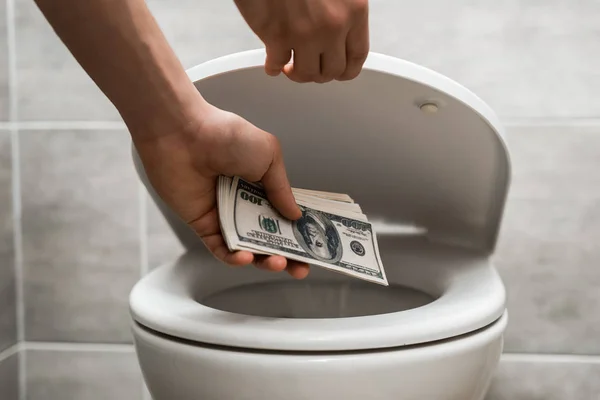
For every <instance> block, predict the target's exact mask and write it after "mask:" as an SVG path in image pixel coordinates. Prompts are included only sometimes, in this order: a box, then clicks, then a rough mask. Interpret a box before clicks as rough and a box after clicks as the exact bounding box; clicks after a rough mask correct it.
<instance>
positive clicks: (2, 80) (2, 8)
mask: <svg viewBox="0 0 600 400" xmlns="http://www.w3.org/2000/svg"><path fill="white" fill-rule="evenodd" d="M6 28H7V27H6V1H1V2H0V54H8V39H7V32H6ZM8 95H9V89H8V57H6V56H2V57H1V58H0V121H6V120H8V118H9V110H8V107H9V106H8V105H9V100H8Z"/></svg>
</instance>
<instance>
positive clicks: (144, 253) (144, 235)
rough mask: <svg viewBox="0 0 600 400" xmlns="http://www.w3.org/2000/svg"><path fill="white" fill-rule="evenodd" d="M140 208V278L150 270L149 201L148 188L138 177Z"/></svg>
mask: <svg viewBox="0 0 600 400" xmlns="http://www.w3.org/2000/svg"><path fill="white" fill-rule="evenodd" d="M138 208H139V214H140V216H139V218H140V219H139V235H140V237H139V242H140V243H139V244H140V278H142V277H144V276H145V275H146V274H147V273H148V270H149V266H148V212H147V211H148V201H147V199H146V188H145V187H144V185H143V184H142V182H140V181H139V179H138Z"/></svg>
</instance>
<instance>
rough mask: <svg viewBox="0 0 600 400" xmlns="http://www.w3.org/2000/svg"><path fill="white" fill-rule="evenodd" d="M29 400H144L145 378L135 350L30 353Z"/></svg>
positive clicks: (28, 357)
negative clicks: (143, 380)
mask: <svg viewBox="0 0 600 400" xmlns="http://www.w3.org/2000/svg"><path fill="white" fill-rule="evenodd" d="M26 368H27V381H26V385H27V399H28V400H64V399H77V400H104V399H127V400H141V398H142V385H143V384H142V376H141V372H140V370H139V367H138V364H137V358H136V356H135V353H134V352H133V350H132V351H131V352H126V353H125V352H108V351H103V352H100V351H94V352H86V351H58V350H57V351H42V350H28V351H27V353H26Z"/></svg>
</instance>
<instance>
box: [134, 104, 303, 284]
mask: <svg viewBox="0 0 600 400" xmlns="http://www.w3.org/2000/svg"><path fill="white" fill-rule="evenodd" d="M198 114H199V115H201V116H202V120H201V121H199V122H198V123H192V124H190V125H189V126H188V127H186V128H185V129H183V130H181V129H175V130H174V132H166V133H164V134H160V135H152V136H148V135H146V136H144V137H145V138H144V139H138V140H137V141H135V140H134V141H135V146H136V149H137V151H138V154H139V156H140V160H141V161H142V163H143V164H144V169H145V172H146V174H147V176H148V179H149V181H150V183H151V184H152V186H153V188H154V189H155V190H156V192H157V193H158V195H159V196H160V197H161V199H162V200H163V201H165V203H167V205H168V206H169V207H170V208H171V209H173V211H175V213H176V214H177V215H179V217H180V218H181V219H182V220H183V221H185V222H187V223H188V225H189V226H190V227H191V228H192V229H193V230H194V231H195V232H196V234H197V235H198V236H199V237H200V239H201V240H202V241H203V242H204V244H205V245H206V246H207V248H208V249H209V250H210V251H211V252H212V254H213V255H214V256H215V257H216V258H218V259H219V260H221V261H223V262H225V263H227V264H229V265H231V266H243V265H248V264H250V263H252V264H254V265H255V266H257V267H258V268H260V269H265V270H270V271H283V270H286V271H287V272H288V273H289V274H290V275H292V276H293V277H294V278H297V279H302V278H304V277H306V276H307V275H308V272H309V266H308V264H305V263H300V262H297V261H293V260H287V259H286V258H285V257H282V256H258V255H254V254H252V253H251V252H249V251H236V252H230V251H229V249H228V248H227V245H226V244H225V241H224V239H223V236H222V234H221V229H220V225H219V220H218V212H217V201H216V183H217V177H218V176H219V175H228V176H233V175H237V176H240V177H242V178H244V179H246V180H248V181H252V182H257V181H261V183H262V184H263V186H264V188H265V190H266V192H267V196H268V198H269V200H270V201H271V203H272V204H273V206H274V207H275V208H276V209H278V210H279V212H280V213H281V214H282V215H283V216H284V217H286V218H288V219H292V220H295V219H298V218H299V217H300V216H301V211H300V209H299V207H298V206H297V204H296V202H295V199H294V196H293V194H292V191H291V188H290V184H289V181H288V178H287V174H286V171H285V167H284V163H283V158H282V154H281V150H280V147H279V143H278V140H277V138H276V137H275V136H273V135H271V134H270V133H267V132H265V131H263V130H261V129H258V128H257V127H256V126H254V125H252V124H251V123H249V122H248V121H246V120H245V119H243V118H241V117H239V116H238V115H235V114H233V113H229V112H226V111H223V110H220V109H218V108H216V107H214V106H212V105H209V104H208V103H203V105H202V110H201V109H198ZM130 129H133V130H135V128H130ZM132 133H133V135H132V136H133V137H134V138H136V137H137V138H140V137H142V135H136V134H135V132H132Z"/></svg>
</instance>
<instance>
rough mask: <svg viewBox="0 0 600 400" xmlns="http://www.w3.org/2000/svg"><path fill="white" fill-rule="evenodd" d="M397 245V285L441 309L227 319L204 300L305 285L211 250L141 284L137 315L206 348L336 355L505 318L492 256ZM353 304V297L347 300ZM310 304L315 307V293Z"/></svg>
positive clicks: (391, 251) (390, 252)
mask: <svg viewBox="0 0 600 400" xmlns="http://www.w3.org/2000/svg"><path fill="white" fill-rule="evenodd" d="M392 242H393V238H383V239H382V243H383V246H384V247H385V249H387V250H386V251H385V252H384V253H383V254H382V257H383V261H384V263H386V265H396V268H391V269H390V273H389V274H388V277H389V279H390V281H391V282H401V283H402V284H403V285H405V286H406V287H409V288H414V289H416V290H419V291H422V292H425V293H428V294H430V295H432V296H434V297H435V300H434V301H432V302H429V303H427V304H425V305H423V306H420V307H417V308H411V309H408V310H404V311H400V312H390V313H387V314H383V313H382V314H379V315H367V316H357V317H351V318H280V317H277V316H276V317H273V316H257V315H247V314H243V313H237V312H228V311H222V310H220V309H216V308H211V307H208V306H206V305H204V304H203V303H206V301H205V300H204V299H206V298H207V297H210V296H211V295H212V294H218V293H224V292H225V291H227V290H239V289H240V288H244V287H251V286H252V285H253V284H257V283H258V284H264V283H265V282H266V283H268V282H275V283H277V285H280V284H281V286H280V287H281V288H282V291H281V292H277V294H276V295H275V296H272V297H271V296H269V295H268V294H264V292H262V291H260V288H262V287H264V286H260V287H259V288H258V290H257V291H256V292H255V293H259V294H264V296H267V297H266V298H263V300H264V301H268V302H285V301H286V292H285V290H287V289H286V287H287V288H289V286H286V284H289V283H292V284H294V285H298V286H300V287H301V285H304V284H306V283H305V282H303V281H294V280H293V278H291V277H289V276H288V275H287V274H281V273H280V274H274V273H271V272H266V271H258V270H256V269H255V268H253V267H247V268H241V269H240V268H228V267H226V266H224V265H222V264H221V263H220V262H218V261H217V260H216V259H214V257H212V256H211V255H210V254H208V252H207V251H206V250H204V249H196V250H193V251H190V252H187V253H186V254H185V255H183V256H182V258H181V259H179V260H177V261H175V262H173V263H172V264H171V265H165V266H163V267H160V268H158V269H156V270H154V271H152V272H151V273H150V274H148V275H146V276H145V277H144V278H143V279H142V280H141V281H140V282H138V283H137V284H136V286H135V287H134V288H133V290H132V293H131V296H130V309H131V313H132V315H133V318H134V320H135V321H136V322H137V323H139V324H140V325H142V326H144V327H146V328H149V329H151V330H153V331H155V332H160V333H162V334H165V335H169V336H171V337H173V338H178V339H185V340H187V341H191V342H196V343H199V344H213V345H221V346H228V347H236V348H245V349H260V350H274V351H329V352H331V351H353V350H369V349H382V348H392V347H401V346H409V345H415V344H424V343H430V342H435V341H438V340H444V339H449V338H454V337H457V336H459V335H463V334H468V333H471V332H474V331H477V330H479V329H482V328H485V327H486V326H488V325H490V324H493V323H494V322H495V321H497V320H498V319H499V318H500V317H501V316H502V315H503V313H504V312H505V301H506V293H505V289H504V286H503V284H502V282H501V280H500V277H499V276H498V273H497V272H496V270H495V269H494V268H492V266H491V265H490V263H489V261H488V259H487V258H486V257H485V256H484V255H482V254H477V253H474V252H468V251H465V250H464V249H460V248H457V247H452V246H445V245H440V244H434V243H431V242H428V241H418V240H417V241H407V242H404V243H401V244H398V245H394V246H393V247H392V246H391V245H392V244H394V243H392ZM440 267H442V268H440ZM310 278H311V279H310V280H309V281H308V282H310V281H312V279H313V278H317V281H320V282H332V280H333V281H334V282H335V279H339V280H340V281H341V282H343V281H344V280H346V281H347V280H350V281H354V280H353V278H348V277H346V276H344V275H341V274H336V273H333V272H330V271H327V270H324V269H320V268H313V270H312V271H311V276H310ZM366 285H372V287H373V290H378V292H377V293H380V294H382V295H384V296H385V295H387V294H388V293H390V291H394V290H396V288H395V287H394V285H393V284H392V285H391V286H390V287H381V286H379V285H374V284H369V283H366ZM353 295H354V292H352V291H351V292H349V294H348V296H353ZM303 296H304V295H303ZM302 299H304V297H302ZM234 301H244V300H243V299H242V300H240V299H239V298H234ZM305 301H306V303H307V304H310V301H311V299H310V290H309V292H308V293H307V295H306V297H305ZM296 304H298V303H296ZM315 306H316V307H319V303H317V304H316V305H315ZM292 308H294V307H293V306H292ZM263 315H265V314H263Z"/></svg>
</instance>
